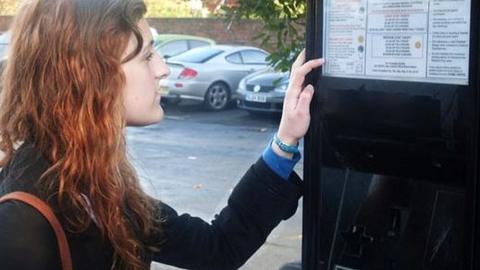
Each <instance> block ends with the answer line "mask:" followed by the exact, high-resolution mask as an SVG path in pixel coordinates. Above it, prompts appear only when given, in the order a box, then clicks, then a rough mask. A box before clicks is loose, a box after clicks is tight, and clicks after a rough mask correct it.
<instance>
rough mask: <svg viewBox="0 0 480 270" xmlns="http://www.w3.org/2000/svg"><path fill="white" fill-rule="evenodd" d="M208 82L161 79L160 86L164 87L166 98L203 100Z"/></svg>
mask: <svg viewBox="0 0 480 270" xmlns="http://www.w3.org/2000/svg"><path fill="white" fill-rule="evenodd" d="M208 86H209V83H208V82H198V81H188V80H182V81H180V80H162V81H160V87H162V88H164V89H165V90H164V91H165V92H168V94H166V95H164V96H163V97H165V98H166V99H169V98H171V99H174V98H178V97H180V98H183V99H194V100H203V99H204V97H205V93H206V92H207V90H208Z"/></svg>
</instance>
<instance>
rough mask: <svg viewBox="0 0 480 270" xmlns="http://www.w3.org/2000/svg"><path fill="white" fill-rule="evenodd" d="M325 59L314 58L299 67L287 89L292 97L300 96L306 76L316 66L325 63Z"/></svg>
mask: <svg viewBox="0 0 480 270" xmlns="http://www.w3.org/2000/svg"><path fill="white" fill-rule="evenodd" d="M323 63H325V61H324V60H323V59H322V58H319V59H313V60H310V61H308V62H306V63H305V64H303V65H302V66H301V67H300V68H299V69H297V70H296V71H295V72H294V73H293V74H292V77H291V78H290V86H291V87H289V88H290V89H289V91H287V95H290V96H292V98H298V96H299V95H300V92H301V90H302V89H303V83H304V82H305V76H307V74H308V73H309V72H311V71H312V70H313V69H314V68H317V67H319V66H321V65H323Z"/></svg>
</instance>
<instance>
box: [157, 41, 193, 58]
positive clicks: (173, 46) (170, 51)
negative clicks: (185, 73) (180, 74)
mask: <svg viewBox="0 0 480 270" xmlns="http://www.w3.org/2000/svg"><path fill="white" fill-rule="evenodd" d="M159 50H160V53H161V54H162V55H163V56H164V57H172V56H175V55H177V54H180V53H182V52H185V51H188V43H187V41H186V40H176V41H172V42H167V43H166V44H165V45H162V46H160V47H159Z"/></svg>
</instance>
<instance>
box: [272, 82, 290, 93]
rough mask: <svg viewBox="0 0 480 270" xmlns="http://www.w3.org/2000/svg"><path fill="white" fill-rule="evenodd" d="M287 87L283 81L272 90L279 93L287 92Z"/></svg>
mask: <svg viewBox="0 0 480 270" xmlns="http://www.w3.org/2000/svg"><path fill="white" fill-rule="evenodd" d="M287 88H288V84H286V83H285V84H281V85H279V86H277V87H275V89H274V91H275V92H280V93H285V92H287Z"/></svg>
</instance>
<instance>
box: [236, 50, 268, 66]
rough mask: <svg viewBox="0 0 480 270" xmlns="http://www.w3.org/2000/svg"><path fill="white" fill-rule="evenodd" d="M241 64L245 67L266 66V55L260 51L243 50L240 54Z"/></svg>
mask: <svg viewBox="0 0 480 270" xmlns="http://www.w3.org/2000/svg"><path fill="white" fill-rule="evenodd" d="M241 54H242V58H243V63H244V64H247V65H266V64H267V60H266V58H267V56H268V55H267V54H266V53H264V52H261V51H254V50H245V51H242V52H241Z"/></svg>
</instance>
